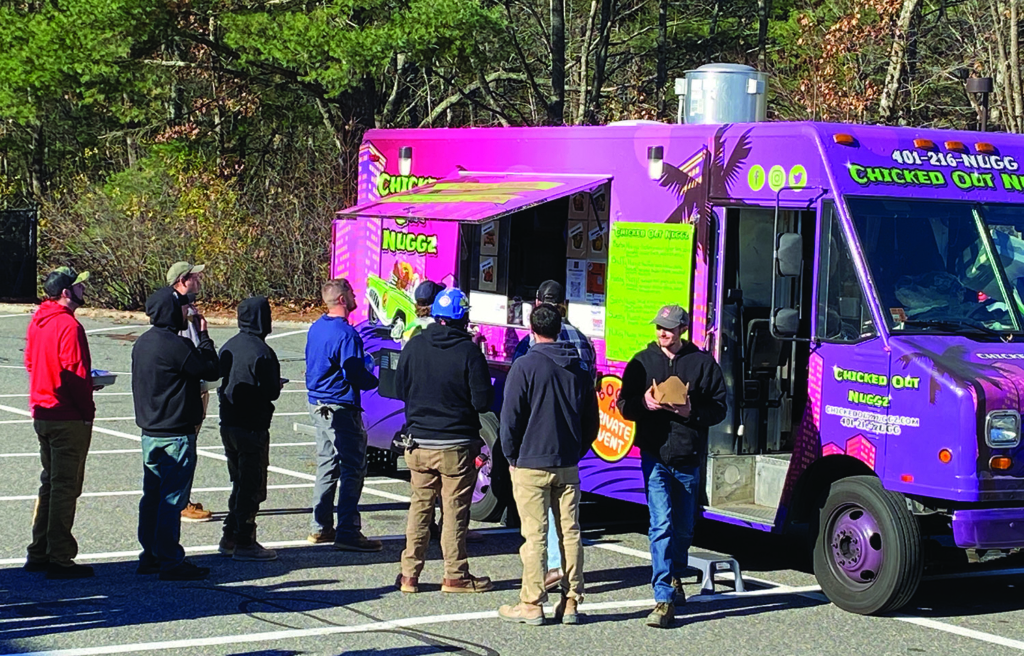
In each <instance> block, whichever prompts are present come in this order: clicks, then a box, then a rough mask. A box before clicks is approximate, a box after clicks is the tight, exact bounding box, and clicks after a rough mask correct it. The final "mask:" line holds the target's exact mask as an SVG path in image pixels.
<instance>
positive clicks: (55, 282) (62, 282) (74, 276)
mask: <svg viewBox="0 0 1024 656" xmlns="http://www.w3.org/2000/svg"><path fill="white" fill-rule="evenodd" d="M88 279H89V272H88V271H83V272H82V273H78V272H77V271H75V270H74V269H72V268H71V267H66V266H65V267H58V268H57V269H54V270H53V271H51V272H50V275H48V276H46V280H44V281H43V291H44V292H46V296H47V297H49V298H57V297H59V296H60V294H61V292H63V291H64V290H65V289H71V288H72V287H74V286H75V285H77V284H78V283H81V282H85V281H86V280H88Z"/></svg>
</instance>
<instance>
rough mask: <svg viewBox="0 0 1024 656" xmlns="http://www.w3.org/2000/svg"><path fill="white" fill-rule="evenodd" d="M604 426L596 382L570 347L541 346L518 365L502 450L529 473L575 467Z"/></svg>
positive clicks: (510, 384)
mask: <svg viewBox="0 0 1024 656" xmlns="http://www.w3.org/2000/svg"><path fill="white" fill-rule="evenodd" d="M599 427H600V423H599V417H598V411H597V395H596V394H595V393H594V379H593V378H592V377H591V374H590V372H589V371H588V370H587V369H586V368H585V367H584V366H583V365H582V363H581V362H580V357H579V353H578V352H577V351H576V347H575V346H573V345H572V344H569V343H566V342H538V343H536V344H534V345H533V347H532V348H531V349H530V350H529V352H527V354H526V355H524V356H522V357H521V358H519V359H518V360H516V361H515V363H513V365H512V369H511V370H510V371H509V373H508V378H507V379H506V380H505V397H504V401H503V403H502V405H501V450H502V453H504V454H505V458H507V459H508V462H509V464H511V465H513V466H515V467H524V468H527V469H541V468H545V467H575V466H576V465H578V464H579V461H580V459H581V458H582V457H583V455H584V454H585V453H586V452H587V451H588V450H589V449H590V445H591V444H593V443H594V440H595V439H596V438H597V431H598V428H599Z"/></svg>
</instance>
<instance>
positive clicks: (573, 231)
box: [565, 219, 587, 258]
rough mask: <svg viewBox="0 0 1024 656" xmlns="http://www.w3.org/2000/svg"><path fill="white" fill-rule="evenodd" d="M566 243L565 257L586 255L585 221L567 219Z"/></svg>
mask: <svg viewBox="0 0 1024 656" xmlns="http://www.w3.org/2000/svg"><path fill="white" fill-rule="evenodd" d="M568 233H569V234H568V242H569V243H568V244H566V247H565V255H566V257H575V258H580V257H586V256H587V222H586V221H573V220H571V219H570V220H569V229H568Z"/></svg>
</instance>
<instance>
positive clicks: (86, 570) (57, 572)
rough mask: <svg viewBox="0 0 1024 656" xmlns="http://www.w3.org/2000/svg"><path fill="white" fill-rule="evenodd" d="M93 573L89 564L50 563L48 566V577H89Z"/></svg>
mask: <svg viewBox="0 0 1024 656" xmlns="http://www.w3.org/2000/svg"><path fill="white" fill-rule="evenodd" d="M92 575H93V571H92V567H89V566H88V565H78V564H76V563H71V564H70V565H58V564H57V563H50V564H49V565H47V566H46V578H48V579H87V578H89V577H90V576H92Z"/></svg>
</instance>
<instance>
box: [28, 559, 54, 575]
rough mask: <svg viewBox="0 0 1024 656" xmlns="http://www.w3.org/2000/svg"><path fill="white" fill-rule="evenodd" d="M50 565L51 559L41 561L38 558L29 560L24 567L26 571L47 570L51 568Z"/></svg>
mask: <svg viewBox="0 0 1024 656" xmlns="http://www.w3.org/2000/svg"><path fill="white" fill-rule="evenodd" d="M49 567H50V561H48V560H44V561H41V562H40V561H37V560H29V561H27V562H26V563H25V567H24V568H23V569H24V570H25V571H26V572H45V571H46V570H47V569H49Z"/></svg>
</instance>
